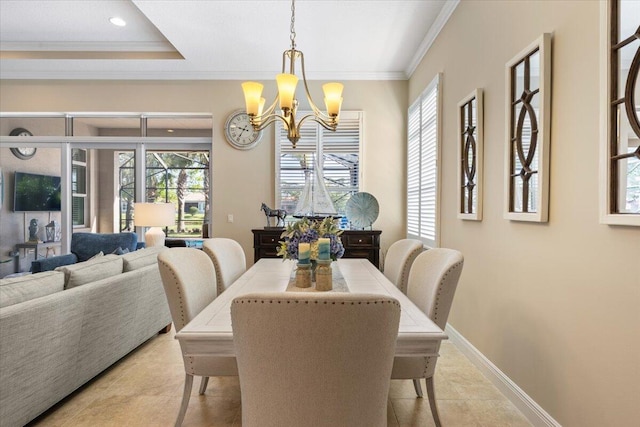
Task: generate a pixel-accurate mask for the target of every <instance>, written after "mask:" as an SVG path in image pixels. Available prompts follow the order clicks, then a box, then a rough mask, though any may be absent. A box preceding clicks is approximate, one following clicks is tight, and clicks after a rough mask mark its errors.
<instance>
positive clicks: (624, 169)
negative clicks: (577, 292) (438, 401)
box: [601, 0, 640, 225]
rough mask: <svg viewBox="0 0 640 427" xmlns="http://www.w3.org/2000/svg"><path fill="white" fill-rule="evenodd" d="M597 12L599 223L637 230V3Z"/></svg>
mask: <svg viewBox="0 0 640 427" xmlns="http://www.w3.org/2000/svg"><path fill="white" fill-rule="evenodd" d="M603 7H606V8H607V10H605V11H604V12H605V13H603V14H602V15H603V16H604V17H608V22H607V24H608V25H607V27H606V28H608V31H607V33H606V34H604V35H603V38H604V40H605V41H606V44H605V46H606V54H605V57H606V58H607V72H606V73H603V74H605V76H604V80H603V86H604V87H605V90H604V91H603V92H604V93H606V94H607V95H606V101H603V108H606V120H603V122H604V123H606V135H607V136H606V138H605V141H604V142H603V145H604V148H603V154H602V158H603V166H602V171H603V175H604V177H603V179H602V184H603V187H602V191H601V195H602V197H601V198H602V211H601V212H602V215H601V220H602V222H605V223H609V224H623V225H640V104H639V103H638V95H637V94H638V90H640V39H638V33H637V29H638V25H640V19H639V18H638V17H639V16H640V3H638V2H636V1H628V0H626V1H625V0H610V1H608V2H607V4H606V6H603Z"/></svg>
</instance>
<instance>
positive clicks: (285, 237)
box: [278, 217, 344, 262]
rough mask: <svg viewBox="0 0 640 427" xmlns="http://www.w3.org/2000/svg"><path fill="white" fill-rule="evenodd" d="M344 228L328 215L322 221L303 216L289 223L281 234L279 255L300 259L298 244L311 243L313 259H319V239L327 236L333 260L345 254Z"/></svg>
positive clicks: (285, 257) (284, 257)
mask: <svg viewBox="0 0 640 427" xmlns="http://www.w3.org/2000/svg"><path fill="white" fill-rule="evenodd" d="M341 234H342V230H340V228H339V227H338V225H337V224H336V220H335V219H334V218H333V217H327V218H325V219H323V220H322V221H317V220H310V219H308V218H306V217H305V218H302V219H300V220H298V221H296V222H294V223H291V224H288V225H287V227H286V229H285V230H284V231H283V232H282V235H281V236H280V237H281V238H282V240H281V241H280V242H279V243H280V247H279V248H278V256H281V257H282V258H283V259H296V260H297V259H298V245H299V244H300V243H309V244H310V246H311V261H312V262H313V261H315V260H317V259H318V239H319V238H321V237H327V238H329V239H330V244H329V255H330V257H331V259H332V260H334V261H335V260H337V259H338V258H341V257H342V255H344V246H342V240H340V235H341Z"/></svg>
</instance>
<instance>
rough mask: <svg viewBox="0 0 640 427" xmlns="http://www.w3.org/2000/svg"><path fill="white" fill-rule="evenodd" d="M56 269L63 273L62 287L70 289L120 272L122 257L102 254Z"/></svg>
mask: <svg viewBox="0 0 640 427" xmlns="http://www.w3.org/2000/svg"><path fill="white" fill-rule="evenodd" d="M56 271H62V272H63V273H64V275H65V281H64V288H65V289H71V288H75V287H76V286H80V285H84V284H87V283H91V282H95V281H97V280H101V279H106V278H107V277H111V276H115V275H117V274H120V273H122V257H120V256H118V255H112V254H109V255H104V256H102V257H98V258H95V259H92V260H88V261H84V262H79V263H77V264H73V265H65V266H64V267H58V268H56Z"/></svg>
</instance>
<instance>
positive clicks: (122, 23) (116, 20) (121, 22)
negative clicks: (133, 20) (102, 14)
mask: <svg viewBox="0 0 640 427" xmlns="http://www.w3.org/2000/svg"><path fill="white" fill-rule="evenodd" d="M109 22H111V23H112V24H113V25H115V26H116V27H124V26H125V25H127V21H125V20H124V19H122V18H120V17H118V16H113V17H111V18H109Z"/></svg>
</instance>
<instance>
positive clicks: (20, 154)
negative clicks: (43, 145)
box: [9, 128, 36, 160]
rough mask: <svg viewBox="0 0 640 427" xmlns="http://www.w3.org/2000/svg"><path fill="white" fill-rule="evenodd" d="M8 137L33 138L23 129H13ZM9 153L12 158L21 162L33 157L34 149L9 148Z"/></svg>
mask: <svg viewBox="0 0 640 427" xmlns="http://www.w3.org/2000/svg"><path fill="white" fill-rule="evenodd" d="M9 136H33V134H32V133H31V132H29V131H28V130H26V129H25V128H15V129H14V130H12V131H11V132H10V133H9ZM11 152H12V153H13V155H14V156H16V157H17V158H19V159H21V160H28V159H30V158H32V157H33V156H35V154H36V148H35V147H11Z"/></svg>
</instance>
